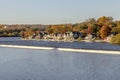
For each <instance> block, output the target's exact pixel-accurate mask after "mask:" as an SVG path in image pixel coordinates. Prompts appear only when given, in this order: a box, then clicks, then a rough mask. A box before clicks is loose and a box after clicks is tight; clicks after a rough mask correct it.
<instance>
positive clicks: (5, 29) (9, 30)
mask: <svg viewBox="0 0 120 80" xmlns="http://www.w3.org/2000/svg"><path fill="white" fill-rule="evenodd" d="M41 31H44V32H47V33H49V34H58V33H60V34H64V33H65V32H68V31H71V32H72V31H76V32H81V33H82V34H83V35H82V38H84V37H86V36H87V35H88V34H94V35H96V37H97V38H98V39H105V38H107V37H108V36H109V35H117V34H120V21H119V20H118V21H114V19H113V17H111V16H110V17H107V16H102V17H99V18H98V19H95V18H89V19H87V20H85V21H84V22H81V23H76V24H58V25H54V24H53V25H41V24H35V25H34V24H33V25H30V24H29V25H27V24H26V25H24V24H23V25H18V24H16V25H5V24H4V25H0V36H1V37H18V36H22V35H23V34H24V35H25V36H26V37H27V36H29V35H32V34H33V33H35V34H39V32H41Z"/></svg>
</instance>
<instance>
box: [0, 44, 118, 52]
mask: <svg viewBox="0 0 120 80" xmlns="http://www.w3.org/2000/svg"><path fill="white" fill-rule="evenodd" d="M0 47H4V48H20V49H35V50H36V49H37V50H58V51H67V52H82V53H96V54H120V51H108V50H88V49H72V48H54V47H35V46H20V45H0Z"/></svg>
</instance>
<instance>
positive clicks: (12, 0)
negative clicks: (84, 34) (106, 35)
mask: <svg viewBox="0 0 120 80" xmlns="http://www.w3.org/2000/svg"><path fill="white" fill-rule="evenodd" d="M100 16H112V17H113V18H114V19H116V20H117V19H120V0H0V24H60V23H78V22H82V21H84V20H86V19H88V18H98V17H100Z"/></svg>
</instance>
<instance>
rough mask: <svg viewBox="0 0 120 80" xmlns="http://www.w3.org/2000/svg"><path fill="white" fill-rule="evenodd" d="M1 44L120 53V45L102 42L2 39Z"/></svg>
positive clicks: (0, 39)
mask: <svg viewBox="0 0 120 80" xmlns="http://www.w3.org/2000/svg"><path fill="white" fill-rule="evenodd" d="M0 44H4V45H23V46H41V47H54V48H75V49H92V50H112V51H114V50H115V51H120V45H113V44H110V43H100V42H52V41H51V42H50V41H36V40H21V39H20V38H19V37H2V38H0Z"/></svg>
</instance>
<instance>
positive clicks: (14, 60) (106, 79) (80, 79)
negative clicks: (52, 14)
mask: <svg viewBox="0 0 120 80" xmlns="http://www.w3.org/2000/svg"><path fill="white" fill-rule="evenodd" d="M119 79H120V55H110V54H90V53H75V52H62V51H58V50H32V49H15V48H1V47H0V80H119Z"/></svg>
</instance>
